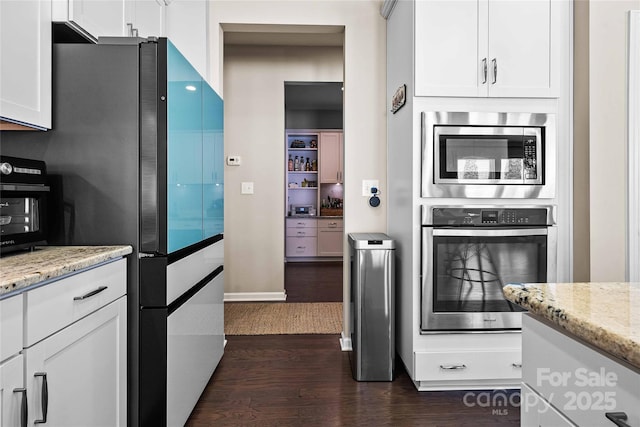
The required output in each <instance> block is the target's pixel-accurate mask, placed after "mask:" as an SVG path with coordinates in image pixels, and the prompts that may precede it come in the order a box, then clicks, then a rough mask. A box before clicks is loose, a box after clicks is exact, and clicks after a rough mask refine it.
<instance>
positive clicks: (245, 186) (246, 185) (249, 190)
mask: <svg viewBox="0 0 640 427" xmlns="http://www.w3.org/2000/svg"><path fill="white" fill-rule="evenodd" d="M241 193H242V194H253V182H243V183H242V191H241Z"/></svg>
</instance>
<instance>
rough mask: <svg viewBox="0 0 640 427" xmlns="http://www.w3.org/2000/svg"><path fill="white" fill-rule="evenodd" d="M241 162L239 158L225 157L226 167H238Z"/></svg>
mask: <svg viewBox="0 0 640 427" xmlns="http://www.w3.org/2000/svg"><path fill="white" fill-rule="evenodd" d="M241 162H242V158H241V157H240V156H227V166H240V163H241Z"/></svg>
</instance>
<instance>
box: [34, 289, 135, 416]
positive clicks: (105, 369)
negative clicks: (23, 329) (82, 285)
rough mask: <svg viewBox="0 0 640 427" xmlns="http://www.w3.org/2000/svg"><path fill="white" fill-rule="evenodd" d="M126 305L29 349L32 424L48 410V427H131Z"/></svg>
mask: <svg viewBox="0 0 640 427" xmlns="http://www.w3.org/2000/svg"><path fill="white" fill-rule="evenodd" d="M126 301H127V299H126V297H122V298H120V299H118V300H117V301H114V302H113V303H111V304H109V305H107V306H106V307H103V308H102V309H100V310H98V311H96V312H95V313H93V314H91V315H89V316H87V317H85V318H84V319H82V320H80V321H78V322H75V323H73V324H72V325H70V326H69V327H67V328H65V329H63V330H61V331H59V332H57V333H56V334H54V335H52V336H51V337H49V338H47V339H46V340H43V341H41V342H39V343H38V344H36V345H34V346H32V347H30V348H27V349H25V350H24V355H25V366H26V370H25V379H26V386H27V390H28V401H29V425H32V424H33V423H34V422H35V421H36V420H42V419H43V417H44V413H45V411H46V414H47V421H46V425H48V426H60V427H67V426H78V425H82V426H85V427H91V426H122V427H124V426H126V418H127V401H126V395H127V392H126V390H127V375H126V374H127V369H126V366H127V352H126V349H127V345H126V339H127V329H126V308H127V303H126ZM45 383H46V386H47V388H48V399H43V398H42V397H43V393H42V390H43V387H44V386H45Z"/></svg>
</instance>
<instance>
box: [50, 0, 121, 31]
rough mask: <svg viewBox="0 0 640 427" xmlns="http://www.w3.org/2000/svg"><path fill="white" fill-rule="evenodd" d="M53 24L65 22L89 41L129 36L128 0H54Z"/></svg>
mask: <svg viewBox="0 0 640 427" xmlns="http://www.w3.org/2000/svg"><path fill="white" fill-rule="evenodd" d="M52 5H53V7H52V20H53V22H65V23H66V24H67V25H69V26H71V27H72V28H73V29H74V30H76V31H78V32H79V33H81V34H83V35H84V36H85V37H86V38H88V39H89V40H93V41H95V40H97V39H98V37H100V36H128V35H129V34H128V29H127V26H126V16H125V15H126V14H125V11H126V6H127V5H126V0H53V2H52Z"/></svg>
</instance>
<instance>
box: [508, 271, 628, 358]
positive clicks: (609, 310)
mask: <svg viewBox="0 0 640 427" xmlns="http://www.w3.org/2000/svg"><path fill="white" fill-rule="evenodd" d="M503 293H504V296H505V298H506V299H507V300H509V301H511V302H513V303H515V304H517V305H519V306H520V307H522V308H524V309H526V310H528V311H529V312H530V313H531V314H533V315H536V316H539V317H542V318H544V319H546V320H548V321H551V322H552V323H554V324H556V325H558V326H560V327H561V328H563V329H565V330H566V331H568V332H569V333H571V334H573V335H575V336H576V337H578V338H580V339H582V340H583V341H586V342H587V343H589V344H591V345H593V346H594V347H596V348H599V349H601V350H603V351H605V352H607V353H610V354H611V355H613V356H615V357H618V358H620V359H622V360H625V361H627V362H628V363H630V364H631V365H633V366H635V367H637V368H640V283H626V282H615V283H599V282H590V283H544V284H542V283H524V284H511V285H507V286H505V287H504V288H503Z"/></svg>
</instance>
